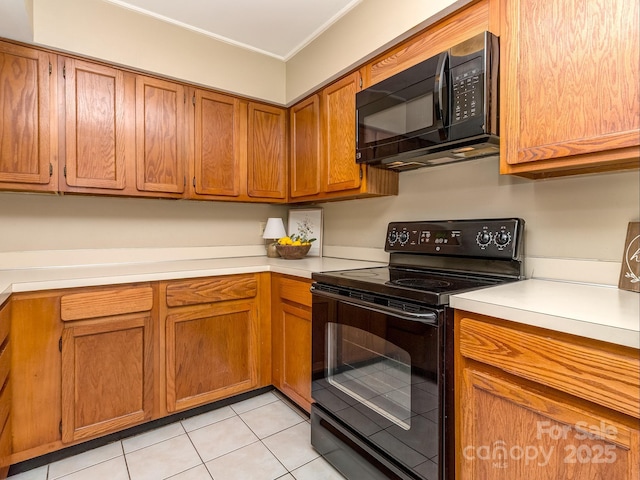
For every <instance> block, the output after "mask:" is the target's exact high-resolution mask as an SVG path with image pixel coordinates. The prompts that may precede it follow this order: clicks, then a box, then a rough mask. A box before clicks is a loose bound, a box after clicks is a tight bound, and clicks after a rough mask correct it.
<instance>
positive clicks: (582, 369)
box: [459, 318, 640, 418]
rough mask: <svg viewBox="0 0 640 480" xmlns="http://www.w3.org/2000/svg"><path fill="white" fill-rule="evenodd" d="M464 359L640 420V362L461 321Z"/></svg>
mask: <svg viewBox="0 0 640 480" xmlns="http://www.w3.org/2000/svg"><path fill="white" fill-rule="evenodd" d="M459 335H460V353H461V354H462V355H463V356H465V357H467V358H472V359H474V360H477V361H479V362H482V363H486V364H488V365H493V366H495V367H497V368H500V369H502V370H504V371H506V372H509V373H511V374H513V375H517V376H520V377H523V378H526V379H529V380H532V381H535V382H537V383H540V384H542V385H546V386H549V387H552V388H555V389H557V390H559V391H562V392H566V393H569V394H571V395H575V396H576V397H578V398H583V399H585V400H590V401H592V402H595V403H597V404H599V405H603V406H606V407H608V408H611V409H613V410H617V411H619V412H622V413H625V414H627V415H631V416H634V417H636V418H640V359H639V358H638V355H637V353H636V355H635V356H632V355H630V354H629V355H623V354H618V355H616V354H613V353H611V352H603V351H599V350H597V349H595V348H593V347H590V346H582V345H580V344H579V343H576V344H573V343H569V342H566V341H563V340H555V339H553V338H548V337H547V336H543V335H536V334H532V333H525V332H521V331H518V330H516V329H515V328H513V329H512V328H505V327H502V326H497V325H491V324H488V323H485V322H482V321H478V320H474V319H471V318H463V319H462V320H461V321H460V330H459Z"/></svg>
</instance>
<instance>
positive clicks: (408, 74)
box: [356, 32, 500, 171]
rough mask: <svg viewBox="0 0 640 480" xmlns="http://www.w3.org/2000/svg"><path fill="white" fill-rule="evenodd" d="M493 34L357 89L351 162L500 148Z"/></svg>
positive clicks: (416, 161)
mask: <svg viewBox="0 0 640 480" xmlns="http://www.w3.org/2000/svg"><path fill="white" fill-rule="evenodd" d="M499 55H500V52H499V44H498V37H496V36H495V35H493V34H491V33H489V32H483V33H480V34H478V35H476V36H474V37H472V38H470V39H468V40H466V41H464V42H462V43H460V44H458V45H456V46H454V47H452V48H450V49H449V50H447V51H445V52H442V53H440V54H439V55H436V56H434V57H432V58H429V59H427V60H425V61H423V62H421V63H419V64H417V65H414V66H413V67H410V68H408V69H406V70H404V71H402V72H400V73H398V74H396V75H394V76H392V77H390V78H387V79H386V80H383V81H381V82H379V83H377V84H375V85H372V86H371V87H369V88H366V89H364V90H362V91H360V92H358V93H357V94H356V119H357V120H356V122H357V133H356V162H358V163H364V164H370V165H373V166H377V167H382V168H389V169H394V170H397V171H403V170H411V169H415V168H420V167H427V166H433V165H440V164H442V163H449V162H457V161H461V160H470V159H473V158H479V157H486V156H492V155H497V154H499V136H498V135H499V132H498V123H499V118H498V116H499V104H498V73H499V69H498V63H499V61H498V60H499Z"/></svg>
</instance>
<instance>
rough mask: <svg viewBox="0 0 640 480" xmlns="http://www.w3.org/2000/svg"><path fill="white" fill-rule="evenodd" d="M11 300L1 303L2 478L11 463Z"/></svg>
mask: <svg viewBox="0 0 640 480" xmlns="http://www.w3.org/2000/svg"><path fill="white" fill-rule="evenodd" d="M10 330H11V302H10V301H9V300H8V301H6V302H5V304H4V305H0V478H7V473H8V471H9V465H10V464H11V434H12V430H11V375H10V372H11V349H10V346H11V344H10V343H9V332H10Z"/></svg>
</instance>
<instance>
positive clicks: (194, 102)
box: [191, 95, 196, 105]
mask: <svg viewBox="0 0 640 480" xmlns="http://www.w3.org/2000/svg"><path fill="white" fill-rule="evenodd" d="M191 102H193V104H194V105H195V104H196V96H195V95H194V96H193V98H192V99H191Z"/></svg>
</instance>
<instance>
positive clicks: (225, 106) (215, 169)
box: [193, 89, 244, 197]
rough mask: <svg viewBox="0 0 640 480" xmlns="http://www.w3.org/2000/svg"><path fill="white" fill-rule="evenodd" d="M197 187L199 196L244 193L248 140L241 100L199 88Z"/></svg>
mask: <svg viewBox="0 0 640 480" xmlns="http://www.w3.org/2000/svg"><path fill="white" fill-rule="evenodd" d="M193 100H194V103H195V123H194V131H195V144H194V146H195V150H194V176H193V187H194V189H195V193H196V194H197V195H224V196H229V197H237V196H239V195H240V180H241V177H242V168H241V162H242V160H243V155H244V142H243V139H242V132H241V127H242V123H241V116H242V111H241V109H242V106H241V104H240V100H238V99H237V98H234V97H230V96H228V95H221V94H218V93H213V92H209V91H206V90H199V89H198V90H195V92H194V95H193Z"/></svg>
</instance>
